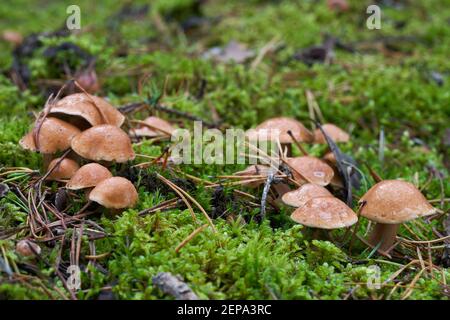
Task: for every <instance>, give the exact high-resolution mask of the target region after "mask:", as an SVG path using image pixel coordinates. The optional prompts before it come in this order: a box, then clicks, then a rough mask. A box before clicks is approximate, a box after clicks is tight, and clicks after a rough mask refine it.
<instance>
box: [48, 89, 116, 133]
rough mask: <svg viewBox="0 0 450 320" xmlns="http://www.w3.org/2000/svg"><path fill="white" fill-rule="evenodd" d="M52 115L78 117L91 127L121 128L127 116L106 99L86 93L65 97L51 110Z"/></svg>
mask: <svg viewBox="0 0 450 320" xmlns="http://www.w3.org/2000/svg"><path fill="white" fill-rule="evenodd" d="M50 113H51V114H64V115H69V116H78V117H81V118H83V119H84V120H86V121H87V122H88V123H89V124H90V125H91V126H97V125H100V124H110V125H113V126H116V127H120V126H122V124H123V122H124V121H125V116H124V115H123V114H121V113H120V112H119V111H118V110H117V109H115V108H114V107H113V106H112V105H111V104H109V103H108V102H107V101H106V100H105V99H103V98H100V97H97V96H93V95H87V94H86V93H75V94H71V95H69V96H66V97H64V98H63V99H61V100H59V101H58V102H57V103H56V105H55V106H53V107H52V108H51V110H50Z"/></svg>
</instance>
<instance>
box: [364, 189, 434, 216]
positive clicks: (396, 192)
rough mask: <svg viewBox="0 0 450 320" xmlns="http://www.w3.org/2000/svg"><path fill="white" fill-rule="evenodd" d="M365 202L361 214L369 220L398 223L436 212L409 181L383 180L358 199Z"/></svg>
mask: <svg viewBox="0 0 450 320" xmlns="http://www.w3.org/2000/svg"><path fill="white" fill-rule="evenodd" d="M359 202H360V203H362V202H365V204H364V206H363V208H362V209H361V215H362V216H363V217H366V218H367V219H369V220H372V221H375V222H379V223H384V224H398V223H403V222H407V221H410V220H413V219H416V218H419V217H424V216H429V215H431V214H434V213H436V209H435V208H433V206H431V205H430V203H429V202H428V201H427V199H425V197H424V196H423V194H422V193H421V192H420V191H419V190H418V189H417V188H416V187H415V186H414V185H413V184H412V183H410V182H406V181H401V180H383V181H381V182H378V183H377V184H375V185H374V186H373V187H372V188H370V189H369V191H367V192H366V194H365V195H364V196H363V197H362V198H361V200H360V201H359Z"/></svg>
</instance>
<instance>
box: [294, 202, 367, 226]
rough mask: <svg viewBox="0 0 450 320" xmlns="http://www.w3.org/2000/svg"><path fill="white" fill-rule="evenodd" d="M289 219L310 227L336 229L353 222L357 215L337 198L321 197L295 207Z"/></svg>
mask: <svg viewBox="0 0 450 320" xmlns="http://www.w3.org/2000/svg"><path fill="white" fill-rule="evenodd" d="M291 219H292V220H294V221H295V222H297V223H300V224H302V225H305V226H308V227H312V228H320V229H337V228H344V227H349V226H351V225H353V224H355V223H356V221H358V216H357V215H356V213H354V212H353V210H352V209H350V208H349V207H348V206H347V205H346V204H345V203H344V202H342V201H341V200H339V199H338V198H335V197H321V198H313V199H310V200H309V201H307V202H306V203H305V205H304V206H302V207H300V208H297V209H296V210H295V211H294V212H293V213H292V215H291Z"/></svg>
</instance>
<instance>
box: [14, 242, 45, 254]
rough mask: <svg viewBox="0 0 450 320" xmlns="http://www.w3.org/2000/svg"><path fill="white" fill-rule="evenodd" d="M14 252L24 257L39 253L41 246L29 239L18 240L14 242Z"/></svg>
mask: <svg viewBox="0 0 450 320" xmlns="http://www.w3.org/2000/svg"><path fill="white" fill-rule="evenodd" d="M16 252H17V253H18V254H20V255H21V256H24V257H30V256H34V255H35V253H36V254H38V255H39V254H41V247H39V245H37V244H36V243H34V242H32V241H30V240H20V241H19V242H17V244H16Z"/></svg>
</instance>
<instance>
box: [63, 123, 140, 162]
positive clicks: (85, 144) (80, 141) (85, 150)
mask: <svg viewBox="0 0 450 320" xmlns="http://www.w3.org/2000/svg"><path fill="white" fill-rule="evenodd" d="M71 145H72V149H73V151H75V152H76V153H77V154H78V155H80V156H82V157H83V158H85V159H89V160H93V161H108V162H111V161H115V162H118V163H122V162H127V161H129V160H133V159H134V157H135V154H134V151H133V148H132V146H131V140H130V138H129V137H128V135H127V134H126V133H125V132H124V131H123V130H122V129H120V128H118V127H116V126H113V125H108V124H104V125H99V126H95V127H92V128H90V129H88V130H86V131H83V132H82V133H80V134H79V135H77V136H76V137H75V138H73V140H72V144H71Z"/></svg>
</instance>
